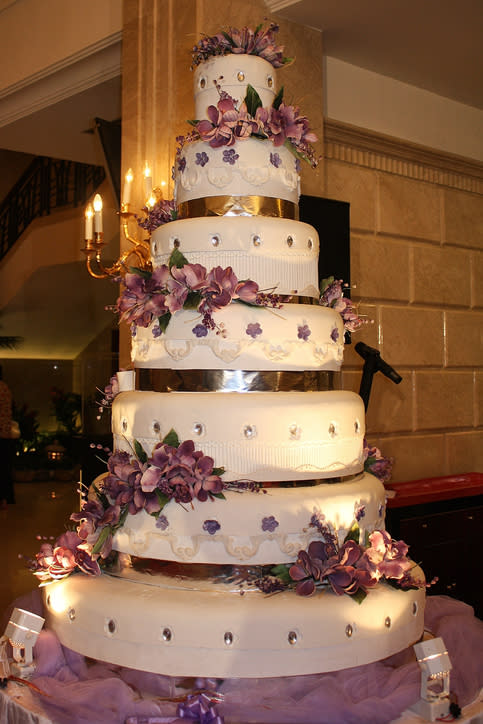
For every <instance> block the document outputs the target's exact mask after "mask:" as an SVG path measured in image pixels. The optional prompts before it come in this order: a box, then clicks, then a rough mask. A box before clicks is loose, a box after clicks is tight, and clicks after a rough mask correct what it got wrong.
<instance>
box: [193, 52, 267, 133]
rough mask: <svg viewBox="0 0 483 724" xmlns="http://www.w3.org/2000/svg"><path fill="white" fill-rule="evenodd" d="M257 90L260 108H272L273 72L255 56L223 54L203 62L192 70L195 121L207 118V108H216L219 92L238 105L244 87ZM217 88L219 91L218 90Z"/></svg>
mask: <svg viewBox="0 0 483 724" xmlns="http://www.w3.org/2000/svg"><path fill="white" fill-rule="evenodd" d="M249 85H251V86H252V87H253V88H255V90H256V91H257V93H258V95H259V96H260V99H261V101H262V105H263V106H264V107H266V108H267V107H269V106H271V105H272V103H273V101H274V98H275V94H276V92H277V77H276V70H275V68H273V67H272V65H271V63H269V62H268V61H266V60H264V58H259V57H258V56H257V55H247V54H246V53H242V54H239V55H223V56H217V57H215V58H210V59H209V60H206V61H205V62H204V63H201V65H198V66H197V67H196V69H195V71H194V96H195V118H196V119H197V120H200V119H202V118H206V115H207V109H208V106H216V104H217V103H218V101H219V100H220V93H219V91H218V88H219V90H220V91H222V92H224V93H228V95H229V96H231V97H232V98H233V99H234V100H235V101H236V102H237V105H238V103H241V102H242V101H243V100H244V98H245V96H246V94H247V87H248V86H249ZM217 86H218V88H217Z"/></svg>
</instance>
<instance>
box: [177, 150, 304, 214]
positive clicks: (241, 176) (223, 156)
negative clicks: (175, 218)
mask: <svg viewBox="0 0 483 724" xmlns="http://www.w3.org/2000/svg"><path fill="white" fill-rule="evenodd" d="M299 195H300V178H299V174H298V172H297V163H296V158H295V156H294V155H293V154H292V153H291V152H290V151H289V150H288V149H287V148H286V147H285V146H278V147H275V146H274V145H273V143H271V142H270V141H260V140H258V139H256V138H246V139H243V140H241V141H239V142H238V143H236V144H235V145H234V146H230V147H228V146H221V147H220V148H212V147H211V146H210V145H209V144H208V143H205V142H204V141H195V142H193V143H187V144H186V145H185V146H184V147H183V149H182V151H181V154H180V156H179V157H178V158H177V160H176V164H175V199H176V204H177V205H178V206H179V205H181V204H183V203H185V202H187V201H191V200H192V199H205V198H207V197H214V196H216V197H219V196H223V197H227V196H228V197H231V198H232V199H233V203H231V204H228V203H225V204H224V207H223V209H222V210H221V213H220V215H223V214H225V213H232V214H234V213H236V214H243V213H245V214H246V213H247V212H246V211H244V210H243V209H238V210H237V204H236V199H237V198H238V197H251V196H262V197H270V198H276V199H282V200H284V201H288V202H290V203H292V204H293V205H296V204H298V200H299ZM196 215H197V216H198V215H200V216H201V215H203V214H202V213H200V214H196Z"/></svg>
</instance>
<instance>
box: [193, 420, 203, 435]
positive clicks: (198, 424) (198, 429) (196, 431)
mask: <svg viewBox="0 0 483 724" xmlns="http://www.w3.org/2000/svg"><path fill="white" fill-rule="evenodd" d="M204 431H205V427H204V425H203V424H202V423H201V422H195V424H194V425H193V432H194V434H195V435H202V434H203V433H204Z"/></svg>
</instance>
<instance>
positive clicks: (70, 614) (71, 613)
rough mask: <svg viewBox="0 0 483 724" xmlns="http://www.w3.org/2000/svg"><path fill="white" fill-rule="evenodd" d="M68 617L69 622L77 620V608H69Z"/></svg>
mask: <svg viewBox="0 0 483 724" xmlns="http://www.w3.org/2000/svg"><path fill="white" fill-rule="evenodd" d="M67 615H68V617H69V621H73V620H74V619H75V608H69V610H68V611H67Z"/></svg>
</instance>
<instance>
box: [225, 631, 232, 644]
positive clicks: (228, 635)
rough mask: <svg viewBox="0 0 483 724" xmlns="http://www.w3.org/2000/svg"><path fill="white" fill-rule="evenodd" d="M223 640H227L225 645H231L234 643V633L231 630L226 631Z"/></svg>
mask: <svg viewBox="0 0 483 724" xmlns="http://www.w3.org/2000/svg"><path fill="white" fill-rule="evenodd" d="M223 641H224V642H225V646H231V645H232V643H233V634H232V632H231V631H226V633H225V635H224V636H223Z"/></svg>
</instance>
